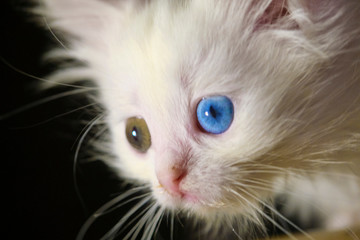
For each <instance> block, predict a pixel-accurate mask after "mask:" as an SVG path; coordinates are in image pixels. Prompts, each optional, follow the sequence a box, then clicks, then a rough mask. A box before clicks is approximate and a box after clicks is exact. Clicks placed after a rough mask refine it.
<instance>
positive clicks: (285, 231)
mask: <svg viewBox="0 0 360 240" xmlns="http://www.w3.org/2000/svg"><path fill="white" fill-rule="evenodd" d="M229 191H230V192H232V193H233V194H234V195H235V196H238V197H239V198H240V199H242V200H243V201H245V202H246V203H247V204H249V205H250V206H251V207H252V208H253V209H255V211H257V212H258V213H259V214H260V215H261V216H263V217H264V218H266V219H267V220H268V221H270V222H271V223H272V224H274V226H276V227H277V228H279V229H280V230H281V231H282V232H283V233H285V234H286V235H287V236H288V237H289V238H291V239H293V240H296V238H295V237H294V235H293V234H291V233H290V232H289V231H288V230H286V229H285V228H283V227H282V226H281V225H280V224H278V223H277V222H275V221H274V219H272V218H271V217H269V216H267V215H266V214H265V213H264V212H263V211H262V210H261V209H258V207H257V206H255V204H253V203H251V202H250V201H249V200H248V199H246V198H245V197H243V196H242V195H241V194H240V193H238V192H236V191H234V190H233V189H229ZM245 193H246V192H245Z"/></svg>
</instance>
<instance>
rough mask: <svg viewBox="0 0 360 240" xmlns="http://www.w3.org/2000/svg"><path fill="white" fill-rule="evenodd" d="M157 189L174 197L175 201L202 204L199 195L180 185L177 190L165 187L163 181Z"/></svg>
mask: <svg viewBox="0 0 360 240" xmlns="http://www.w3.org/2000/svg"><path fill="white" fill-rule="evenodd" d="M156 189H158V191H159V192H160V194H161V195H166V196H167V197H168V198H170V199H173V201H175V202H178V203H182V204H201V201H200V199H199V197H198V196H196V195H195V194H193V193H190V192H188V191H184V190H182V189H181V188H180V187H179V188H177V189H176V191H174V190H171V189H168V188H165V187H164V186H163V185H162V184H161V183H159V185H157V186H156Z"/></svg>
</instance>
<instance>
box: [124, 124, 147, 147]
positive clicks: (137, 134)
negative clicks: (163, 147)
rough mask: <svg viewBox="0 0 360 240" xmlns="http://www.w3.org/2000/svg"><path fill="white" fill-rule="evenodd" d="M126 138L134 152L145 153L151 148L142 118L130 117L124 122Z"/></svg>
mask: <svg viewBox="0 0 360 240" xmlns="http://www.w3.org/2000/svg"><path fill="white" fill-rule="evenodd" d="M125 133H126V138H127V140H128V141H129V143H130V144H131V146H133V147H134V148H135V149H136V150H138V151H140V152H146V151H147V150H148V149H149V148H150V146H151V136H150V132H149V129H148V127H147V124H146V122H145V120H144V119H143V118H140V117H131V118H129V119H128V120H127V121H126V130H125Z"/></svg>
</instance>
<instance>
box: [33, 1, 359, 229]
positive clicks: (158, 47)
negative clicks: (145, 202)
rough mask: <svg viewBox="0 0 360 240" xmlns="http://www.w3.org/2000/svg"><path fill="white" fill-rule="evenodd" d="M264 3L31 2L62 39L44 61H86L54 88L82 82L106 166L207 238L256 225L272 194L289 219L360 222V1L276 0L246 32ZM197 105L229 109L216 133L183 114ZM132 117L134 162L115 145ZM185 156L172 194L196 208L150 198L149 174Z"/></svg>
mask: <svg viewBox="0 0 360 240" xmlns="http://www.w3.org/2000/svg"><path fill="white" fill-rule="evenodd" d="M270 2H271V1H270V0H266V1H255V0H254V1H247V0H234V1H215V0H206V1H205V0H193V1H190V0H189V1H187V0H181V1H165V0H153V1H151V0H150V1H101V0H41V4H40V7H39V8H38V10H37V11H39V12H40V15H41V16H44V17H45V18H46V19H47V22H48V23H49V25H50V26H51V28H52V29H54V30H56V31H57V35H58V36H60V37H63V39H66V42H65V45H66V49H63V48H61V49H57V50H55V51H54V52H53V53H52V54H50V55H49V56H52V57H55V58H59V57H60V58H71V59H76V60H78V61H80V62H83V63H84V64H85V66H84V67H81V68H79V67H75V68H68V69H63V70H61V71H60V72H59V73H58V74H57V75H55V77H54V80H56V81H61V82H66V81H67V80H66V78H68V77H69V76H77V77H89V76H91V78H92V80H93V81H94V83H95V84H96V85H97V86H98V87H99V94H100V97H99V101H100V102H101V103H102V104H103V105H104V107H105V108H106V110H107V121H108V125H109V129H110V131H111V139H112V140H111V144H112V153H113V154H114V155H115V156H116V159H114V160H112V161H110V164H111V165H112V166H113V167H114V168H116V169H118V171H119V174H120V175H124V176H127V177H128V178H131V179H134V180H135V181H137V182H144V183H149V184H150V185H151V186H152V189H153V195H154V197H155V199H157V201H159V203H160V204H161V205H162V206H165V207H167V208H170V209H184V210H185V211H189V212H191V213H192V214H194V215H195V216H198V217H199V218H203V219H205V221H206V222H207V223H209V225H211V226H213V227H219V224H220V223H225V222H226V221H230V220H229V219H237V218H239V219H240V216H247V217H248V218H249V219H253V220H254V221H256V219H257V217H256V216H257V215H259V213H258V212H257V210H256V208H257V207H258V204H259V201H258V199H261V200H263V201H265V200H267V199H269V198H271V197H272V196H274V194H275V193H278V192H285V193H287V194H289V195H290V196H292V199H293V201H292V205H294V206H296V208H295V207H292V206H291V207H289V208H288V211H289V212H290V211H298V210H296V209H301V206H300V205H301V203H304V202H305V203H306V202H309V201H310V202H311V203H312V204H313V205H317V206H319V208H321V209H320V211H319V214H320V213H323V214H324V217H325V218H326V217H327V218H328V222H329V224H328V225H329V226H330V225H334V226H335V225H336V224H334V222H333V219H336V216H337V214H342V213H346V212H347V211H350V212H352V213H354V211H355V213H356V216H359V215H360V201H359V199H360V180H359V178H360V173H359V171H360V167H359V166H360V151H359V149H360V144H359V140H360V94H359V93H360V24H359V23H360V14H359V12H360V2H359V1H358V0H327V1H325V0H320V1H310V0H300V1H299V0H298V1H295V0H289V1H287V2H286V4H287V5H286V6H287V8H288V12H289V14H288V15H285V16H282V17H280V18H279V19H278V20H277V21H275V22H272V23H271V24H268V25H261V26H256V24H257V20H258V19H259V18H261V17H262V16H263V15H264V12H265V9H267V8H268V6H269V4H270ZM277 2H279V1H277ZM71 81H74V80H73V79H71ZM209 95H226V96H228V97H230V98H231V99H232V101H233V103H234V106H235V116H234V121H233V123H232V125H231V127H230V128H229V130H228V131H226V132H225V133H224V134H221V135H210V134H205V133H203V132H201V131H199V130H198V128H197V126H196V121H195V116H194V114H195V109H196V105H197V103H198V102H199V100H200V99H201V98H202V97H204V96H209ZM132 116H142V117H143V118H144V119H145V120H146V122H147V124H148V127H149V130H150V133H151V138H152V145H151V148H150V149H149V150H148V152H147V153H146V154H140V153H137V152H136V151H135V150H134V149H133V148H132V147H131V146H130V145H129V143H128V142H127V140H126V137H125V134H124V133H125V130H124V129H125V121H126V119H127V118H129V117H132ZM185 152H186V153H187V154H188V155H187V158H186V161H187V168H188V169H187V175H186V177H185V178H184V179H183V181H182V182H181V187H182V188H183V189H185V190H186V191H189V192H192V193H194V194H196V195H197V197H198V198H199V199H201V201H200V202H197V203H192V202H187V201H185V200H178V199H174V198H173V197H172V196H170V195H169V194H167V193H166V192H165V193H164V191H163V189H161V188H159V187H158V185H159V183H158V180H157V177H156V171H169V169H171V168H172V166H176V165H178V164H182V163H181V161H185V160H184V159H183V158H184V157H183V156H184V154H185ZM179 161H180V162H179ZM334 176H343V177H338V179H336V178H335V177H334ZM328 179H331V181H330V180H328ZM335 179H336V180H335ZM344 179H346V180H347V181H349V183H348V184H347V185H346V186H343V185H342V184H341V183H342V182H343V180H344ZM254 181H258V182H257V183H255V182H254ZM332 181H333V182H334V184H330V183H331V182H332ZM310 182H311V184H309V183H310ZM323 183H326V184H323ZM291 184H293V185H291ZM282 186H284V187H282ZM314 186H319V188H320V190H319V189H317V190H316V191H314V189H316V187H315V188H314ZM305 187H309V190H308V191H306V189H305ZM296 189H299V190H301V191H305V193H304V192H301V191H300V192H298V193H297V192H296V191H295V190H296ZM333 189H337V190H333ZM318 190H319V191H318ZM332 191H340V193H339V194H337V195H338V197H340V199H338V200H336V201H335V200H333V199H332V198H331V195H332ZM306 194H311V197H309V199H310V200H309V201H306V199H307V198H306V199H305V197H304V198H303V196H305V195H306ZM310 205H311V204H310ZM330 212H331V213H330ZM333 213H334V214H333ZM346 215H347V216H349V215H348V214H346ZM307 218H308V217H307V216H304V219H307ZM231 221H232V220H231ZM304 221H306V220H304ZM357 221H359V219H358V218H357ZM344 223H345V221H344ZM349 224H355V222H352V221H347V222H346V223H345V224H341V223H339V224H338V226H343V225H349ZM214 225H216V226H214ZM239 225H241V224H240V223H239Z"/></svg>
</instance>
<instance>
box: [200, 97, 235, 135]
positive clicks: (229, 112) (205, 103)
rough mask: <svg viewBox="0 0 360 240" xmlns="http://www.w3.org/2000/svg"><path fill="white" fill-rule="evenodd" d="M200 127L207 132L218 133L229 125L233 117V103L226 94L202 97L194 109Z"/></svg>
mask: <svg viewBox="0 0 360 240" xmlns="http://www.w3.org/2000/svg"><path fill="white" fill-rule="evenodd" d="M196 115H197V120H198V123H199V125H200V127H201V128H202V129H203V130H204V131H205V132H208V133H212V134H220V133H223V132H225V131H226V130H227V129H228V128H229V127H230V125H231V123H232V120H233V117H234V105H233V103H232V101H231V100H230V99H229V98H228V97H226V96H212V97H208V98H203V99H202V100H201V101H200V102H199V104H198V106H197V109H196Z"/></svg>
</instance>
